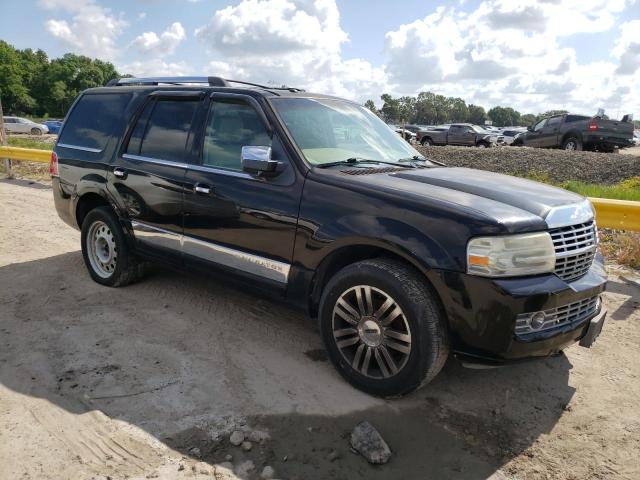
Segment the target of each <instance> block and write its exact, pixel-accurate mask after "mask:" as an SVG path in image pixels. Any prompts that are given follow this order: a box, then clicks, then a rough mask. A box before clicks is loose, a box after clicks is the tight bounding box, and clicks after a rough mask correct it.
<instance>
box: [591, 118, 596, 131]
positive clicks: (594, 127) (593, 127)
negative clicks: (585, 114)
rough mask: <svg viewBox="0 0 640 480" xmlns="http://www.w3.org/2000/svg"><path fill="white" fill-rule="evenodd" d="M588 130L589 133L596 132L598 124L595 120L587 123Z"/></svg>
mask: <svg viewBox="0 0 640 480" xmlns="http://www.w3.org/2000/svg"><path fill="white" fill-rule="evenodd" d="M589 130H591V131H595V130H598V124H597V123H596V121H595V120H591V121H590V122H589Z"/></svg>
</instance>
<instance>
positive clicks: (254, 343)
mask: <svg viewBox="0 0 640 480" xmlns="http://www.w3.org/2000/svg"><path fill="white" fill-rule="evenodd" d="M250 293H251V292H246V291H245V292H240V291H237V290H233V289H230V288H228V287H226V286H225V285H223V284H222V283H221V282H220V281H214V280H211V279H209V278H207V277H204V276H199V275H190V274H182V273H177V272H173V271H169V270H163V269H158V270H156V271H155V272H154V273H152V274H151V275H150V276H149V277H148V278H146V279H145V280H144V281H142V282H140V283H138V284H135V285H131V286H129V287H127V288H120V289H110V288H106V287H102V286H100V285H98V284H96V283H94V282H92V281H91V280H90V278H89V276H88V274H87V273H86V270H85V268H84V265H83V263H82V258H81V255H80V253H79V252H72V253H68V254H63V255H58V256H53V257H49V258H46V259H42V260H37V261H32V262H26V263H19V264H11V265H8V266H4V267H0V345H2V349H0V383H1V384H2V386H4V387H7V388H8V389H10V390H11V391H13V392H17V393H18V394H20V395H19V396H17V397H19V398H20V399H22V400H21V408H24V409H27V410H29V411H30V415H28V416H25V417H22V421H24V422H27V423H28V422H31V421H32V420H33V418H35V419H36V420H38V424H39V426H38V428H44V429H45V430H47V431H49V433H51V431H55V435H56V438H59V439H60V438H62V439H63V443H64V444H66V446H67V447H68V448H69V449H70V450H73V451H74V455H76V456H77V457H78V458H81V459H82V462H83V465H85V466H86V465H93V467H92V468H93V470H92V471H93V472H98V473H105V472H111V473H113V472H124V471H126V472H129V473H128V474H132V473H136V472H137V473H144V474H146V473H150V472H153V471H154V469H155V468H156V467H157V466H158V463H157V462H158V460H157V457H158V455H157V448H160V447H158V446H156V447H153V449H155V450H154V451H155V452H156V453H153V454H152V453H149V454H148V455H147V454H145V451H147V450H149V448H151V447H149V446H148V445H142V444H140V443H135V442H133V440H131V439H130V438H115V437H113V436H114V435H116V433H114V432H116V431H117V430H122V427H121V426H120V425H122V422H125V423H126V424H128V425H130V426H132V427H136V429H140V430H141V431H143V432H146V434H148V435H151V436H152V437H153V438H155V439H156V440H157V441H158V442H159V443H158V445H160V446H161V447H163V448H164V447H165V446H168V447H170V448H171V449H174V450H176V451H178V452H180V453H181V454H183V455H184V456H186V457H190V458H193V459H194V460H198V461H202V462H206V463H209V464H211V465H214V464H219V463H220V462H224V461H225V459H226V457H227V455H232V456H233V462H234V463H238V462H240V461H243V460H248V459H251V460H252V461H253V462H254V465H255V467H256V468H255V470H253V471H251V472H250V473H249V474H248V475H247V478H258V476H259V473H260V470H261V468H262V466H264V465H267V464H268V465H271V466H273V467H274V468H275V469H276V472H277V476H278V477H282V478H287V479H293V478H298V479H314V478H336V479H341V478H349V479H354V478H356V479H357V478H371V479H375V478H403V479H413V478H427V477H428V478H452V477H455V478H469V479H480V478H487V477H489V476H491V475H492V474H493V473H494V472H496V471H497V470H498V469H499V468H500V467H501V466H503V465H504V464H505V463H507V462H508V461H509V460H511V459H512V458H514V457H515V456H518V455H520V454H521V453H522V452H523V451H525V450H526V449H527V448H528V447H529V446H530V445H531V444H532V442H534V441H535V439H536V438H538V437H539V436H540V435H541V434H544V433H548V432H550V431H551V430H552V428H553V427H554V425H555V424H556V422H557V421H558V419H559V418H560V416H561V415H562V413H563V411H564V409H565V408H566V406H567V404H568V403H569V402H570V400H571V398H572V396H573V394H574V389H573V388H572V387H571V386H570V385H569V384H568V380H569V371H570V370H571V364H570V362H569V361H568V359H567V357H566V356H564V355H560V356H558V357H554V358H549V359H545V360H541V361H536V362H531V363H526V364H520V365H516V366H513V367H509V368H502V369H492V370H467V369H464V368H462V367H460V366H459V364H458V363H457V362H456V361H455V360H450V361H449V362H448V363H447V365H446V366H445V369H444V370H443V371H442V373H441V374H440V375H439V376H438V377H437V378H436V379H435V381H434V382H432V383H431V384H430V385H428V386H427V387H425V388H423V389H422V390H419V391H418V392H416V393H414V394H412V395H410V396H408V397H406V398H402V399H394V400H382V399H377V398H372V397H370V396H368V395H365V394H363V393H361V392H358V391H356V390H354V389H353V388H352V387H350V386H349V385H348V384H346V383H345V382H344V381H343V380H342V379H341V378H340V377H339V375H338V374H337V373H336V372H335V370H334V369H333V367H332V366H331V365H330V363H329V362H328V361H326V357H325V356H323V355H322V354H321V353H320V352H321V349H322V345H321V342H320V339H319V337H318V335H317V332H316V331H315V328H314V326H313V324H311V323H310V322H309V321H308V320H306V319H305V318H304V316H303V315H301V314H300V313H298V312H296V311H293V310H291V309H289V308H287V307H284V306H281V305H278V304H276V303H274V302H271V301H267V300H262V299H256V298H255V297H254V296H252V295H251V294H250ZM1 392H2V390H1V389H0V394H1ZM37 399H45V400H47V402H39V401H37ZM0 400H2V399H0ZM5 400H6V399H5ZM48 402H50V403H48ZM5 404H7V405H9V403H8V401H5ZM50 404H53V405H54V406H55V407H57V410H60V412H62V413H58V414H56V415H57V416H56V417H55V418H54V416H52V415H50V414H49V413H47V412H48V410H47V408H50V407H47V405H50ZM56 418H57V420H56ZM363 420H368V421H370V422H371V423H372V424H373V425H374V426H376V427H377V428H378V430H379V431H380V433H381V434H382V436H383V437H384V438H385V439H386V440H387V442H388V443H389V445H390V447H391V449H392V450H393V452H394V453H393V456H392V459H391V461H390V462H389V463H388V464H387V465H384V466H375V467H374V466H371V465H369V464H367V462H366V461H365V460H364V459H363V458H362V457H359V456H357V455H355V454H353V453H352V452H351V451H350V449H349V438H348V436H349V432H350V431H351V429H352V428H353V427H354V426H355V425H356V424H357V423H359V422H360V421H363ZM116 421H117V425H116V424H115V423H111V422H116ZM235 428H242V429H245V430H247V431H249V430H251V429H261V430H267V431H269V432H270V437H271V439H270V440H266V441H264V442H258V443H255V444H254V447H253V448H252V449H251V450H250V451H244V450H242V449H240V448H238V447H234V446H231V445H230V444H229V441H228V437H227V436H228V433H229V432H230V431H231V430H233V429H235ZM22 430H23V435H22V441H26V440H27V439H28V432H29V431H30V430H29V428H27V424H26V423H25V425H24V426H23V428H22ZM80 433H82V435H83V438H85V440H83V442H79V441H78V442H79V443H74V442H76V441H75V440H74V438H75V437H74V435H76V434H78V435H80ZM146 434H145V435H146ZM110 436H111V437H113V438H114V440H113V442H111V441H110V440H109V439H108V438H107V437H110ZM133 437H136V438H138V437H139V435H138V434H136V435H133ZM133 437H132V438H133ZM127 442H130V443H129V444H128V446H127ZM131 442H133V443H131ZM83 445H84V446H83ZM116 445H118V446H124V447H123V448H122V449H120V448H119V447H116ZM76 447H77V448H76ZM85 447H86V448H85ZM114 451H115V452H116V453H113V452H114ZM123 452H128V453H123ZM185 461H188V460H185ZM103 468H104V469H105V470H104V471H103V470H101V469H103ZM107 468H108V469H107ZM127 469H129V470H127ZM131 469H133V470H131ZM15 471H16V472H19V466H16V467H15ZM105 474H106V473H105Z"/></svg>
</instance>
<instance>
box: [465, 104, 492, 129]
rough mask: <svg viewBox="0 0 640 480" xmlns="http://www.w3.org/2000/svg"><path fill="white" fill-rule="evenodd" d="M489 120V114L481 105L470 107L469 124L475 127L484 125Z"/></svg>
mask: <svg viewBox="0 0 640 480" xmlns="http://www.w3.org/2000/svg"><path fill="white" fill-rule="evenodd" d="M486 119H487V112H485V111H484V108H483V107H481V106H480V105H473V104H470V105H469V115H468V116H467V122H469V123H473V124H474V125H484V121H485V120H486Z"/></svg>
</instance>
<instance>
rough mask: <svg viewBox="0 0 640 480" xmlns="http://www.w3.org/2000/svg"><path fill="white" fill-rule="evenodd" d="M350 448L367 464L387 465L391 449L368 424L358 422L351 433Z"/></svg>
mask: <svg viewBox="0 0 640 480" xmlns="http://www.w3.org/2000/svg"><path fill="white" fill-rule="evenodd" d="M351 446H352V447H353V448H354V449H355V450H356V451H357V452H358V453H360V455H362V456H363V457H364V458H366V459H367V461H368V462H369V463H375V464H380V463H387V462H388V461H389V458H390V457H391V449H390V448H389V445H387V442H385V441H384V438H382V435H380V434H379V433H378V431H377V430H376V429H375V427H374V426H373V425H371V424H370V423H369V422H367V421H364V422H360V423H359V424H358V425H356V427H355V428H354V429H353V431H352V432H351Z"/></svg>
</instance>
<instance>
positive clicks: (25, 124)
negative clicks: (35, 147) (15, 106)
mask: <svg viewBox="0 0 640 480" xmlns="http://www.w3.org/2000/svg"><path fill="white" fill-rule="evenodd" d="M2 119H3V120H4V130H5V131H6V132H7V133H30V134H31V135H42V134H43V133H49V127H47V126H46V125H43V124H41V123H35V122H32V121H31V120H29V119H26V118H21V117H2Z"/></svg>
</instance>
